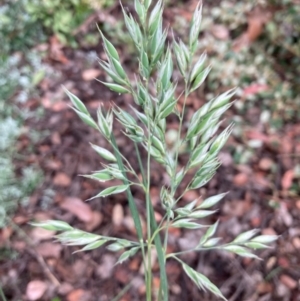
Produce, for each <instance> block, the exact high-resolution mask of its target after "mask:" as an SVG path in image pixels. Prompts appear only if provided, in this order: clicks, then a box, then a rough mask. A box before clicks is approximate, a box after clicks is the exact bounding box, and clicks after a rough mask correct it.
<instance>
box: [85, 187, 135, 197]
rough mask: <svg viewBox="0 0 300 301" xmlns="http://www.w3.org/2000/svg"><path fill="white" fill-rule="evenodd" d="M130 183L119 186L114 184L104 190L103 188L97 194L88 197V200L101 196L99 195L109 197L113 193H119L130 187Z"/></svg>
mask: <svg viewBox="0 0 300 301" xmlns="http://www.w3.org/2000/svg"><path fill="white" fill-rule="evenodd" d="M128 187H129V185H118V186H112V187H108V188H106V189H104V190H102V191H101V192H100V193H99V194H97V195H96V196H94V197H92V198H90V199H88V201H90V200H92V199H95V198H99V197H107V196H109V195H111V194H117V193H121V192H124V191H125V190H126V189H128Z"/></svg>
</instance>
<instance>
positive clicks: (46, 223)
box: [30, 220, 73, 231]
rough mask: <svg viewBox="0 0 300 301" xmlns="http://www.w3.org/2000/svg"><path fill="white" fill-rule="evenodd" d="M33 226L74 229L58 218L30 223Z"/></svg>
mask: <svg viewBox="0 0 300 301" xmlns="http://www.w3.org/2000/svg"><path fill="white" fill-rule="evenodd" d="M30 225H31V226H34V227H40V228H43V229H46V230H50V231H68V230H73V227H71V226H70V225H69V224H68V223H66V222H62V221H57V220H47V221H43V222H37V223H30Z"/></svg>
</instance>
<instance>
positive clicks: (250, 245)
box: [244, 241, 270, 250]
mask: <svg viewBox="0 0 300 301" xmlns="http://www.w3.org/2000/svg"><path fill="white" fill-rule="evenodd" d="M244 246H246V247H248V248H251V249H254V250H258V249H267V248H270V247H269V246H267V245H264V244H262V243H259V242H253V241H250V242H246V243H244Z"/></svg>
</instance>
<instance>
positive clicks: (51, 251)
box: [35, 242, 62, 258]
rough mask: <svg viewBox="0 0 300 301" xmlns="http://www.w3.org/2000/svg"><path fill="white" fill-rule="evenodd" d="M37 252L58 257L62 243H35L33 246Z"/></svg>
mask: <svg viewBox="0 0 300 301" xmlns="http://www.w3.org/2000/svg"><path fill="white" fill-rule="evenodd" d="M35 249H36V251H37V253H38V254H39V255H41V256H42V257H45V258H47V257H54V258H59V257H60V251H61V250H62V245H61V244H59V243H52V242H44V243H40V244H39V245H37V247H36V248H35Z"/></svg>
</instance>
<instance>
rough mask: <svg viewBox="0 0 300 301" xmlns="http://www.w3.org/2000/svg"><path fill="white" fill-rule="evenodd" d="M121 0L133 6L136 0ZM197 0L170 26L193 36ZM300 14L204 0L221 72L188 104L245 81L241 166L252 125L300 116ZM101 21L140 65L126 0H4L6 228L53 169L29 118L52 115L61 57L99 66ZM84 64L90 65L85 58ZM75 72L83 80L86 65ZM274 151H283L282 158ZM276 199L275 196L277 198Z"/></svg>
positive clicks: (213, 58) (289, 3)
mask: <svg viewBox="0 0 300 301" xmlns="http://www.w3.org/2000/svg"><path fill="white" fill-rule="evenodd" d="M122 3H123V4H124V6H125V7H127V6H128V9H129V10H130V11H133V3H134V1H130V0H123V1H122ZM196 4H197V0H188V1H185V0H177V1H174V0H173V1H171V0H166V1H165V5H166V10H165V24H164V25H165V26H168V25H169V24H171V26H172V27H174V28H175V32H176V35H177V34H178V35H180V36H181V37H183V38H184V37H186V36H187V35H186V33H187V31H188V26H189V24H188V22H187V21H188V20H189V19H190V17H191V12H192V11H193V8H194V6H195V5H196ZM299 16H300V2H299V0H244V1H240V0H203V21H202V32H201V34H200V39H199V53H202V52H204V51H205V52H207V54H208V60H209V62H208V63H209V64H211V66H212V71H211V73H210V75H209V77H208V80H207V81H206V82H205V83H204V85H203V86H202V87H201V89H200V90H199V91H197V92H196V94H195V96H192V100H191V103H189V105H190V106H191V107H192V108H193V109H195V107H193V103H192V102H193V99H196V100H197V103H198V104H199V103H201V102H202V101H203V100H205V99H210V98H211V97H212V96H214V95H216V94H218V93H220V92H222V91H225V90H228V89H229V88H232V87H238V90H237V91H238V92H237V96H238V97H237V101H236V102H235V105H234V107H233V109H232V110H231V112H230V114H231V116H230V119H232V120H234V122H235V124H236V126H235V129H234V133H233V135H234V138H235V141H238V142H237V143H236V144H235V145H234V146H230V145H229V146H228V148H229V151H230V155H232V158H233V161H234V164H236V165H238V164H241V165H243V164H245V165H247V164H248V166H250V168H251V164H252V163H253V156H255V154H257V153H258V152H259V148H260V147H261V144H262V141H261V140H259V139H255V138H253V139H248V136H247V135H245V131H246V130H249V129H253V128H254V127H255V126H256V125H257V124H259V127H260V130H261V132H263V133H266V135H272V134H273V133H274V134H276V133H282V134H283V135H285V134H286V133H288V132H289V126H292V125H295V124H297V123H299V121H300V110H299V108H300V22H299ZM96 23H97V24H98V25H99V27H100V28H101V30H103V31H104V32H105V34H106V35H107V36H108V38H109V39H110V40H111V41H112V42H113V44H115V45H116V46H117V48H118V50H121V51H122V60H123V61H124V64H126V67H128V68H131V62H132V61H133V60H134V59H135V56H134V46H133V44H132V42H131V39H130V38H129V35H128V33H127V32H126V31H124V24H123V18H122V14H121V10H120V7H119V1H118V0H63V1H62V0H0V42H1V45H0V228H2V227H3V226H5V224H6V222H7V220H8V219H9V217H10V216H13V213H14V212H16V210H17V209H18V208H22V206H26V204H28V201H29V198H30V196H32V194H33V192H34V191H35V190H36V189H38V188H40V187H41V184H42V182H43V176H44V177H46V175H43V171H42V168H41V167H40V166H39V164H38V162H36V160H35V157H34V156H33V157H32V154H34V152H36V148H35V145H36V144H38V142H39V141H40V140H41V139H42V138H43V137H45V135H47V134H48V133H45V132H41V131H39V130H38V129H34V128H32V127H30V126H29V122H30V124H33V123H34V122H36V123H38V122H39V121H40V120H42V118H43V116H44V115H45V114H46V112H45V111H46V110H45V107H46V106H45V105H44V104H43V99H42V98H43V96H44V95H43V93H45V90H47V89H48V88H49V87H50V88H49V90H51V84H49V82H51V79H52V78H53V77H55V76H59V75H58V74H59V72H60V69H59V68H57V66H58V64H60V65H64V64H65V63H66V62H67V61H68V62H69V63H71V64H73V65H76V63H77V62H76V58H77V57H80V56H81V57H82V56H84V57H85V58H86V61H87V62H86V65H85V67H86V66H88V68H90V67H91V66H92V68H94V69H93V71H95V69H96V68H98V66H97V56H98V55H100V54H99V53H101V50H100V49H101V46H99V33H98V31H97V28H96ZM169 38H170V39H171V38H172V36H171V35H170V36H169ZM62 49H63V54H62V51H61V50H62ZM99 50H100V51H99ZM78 53H80V54H78ZM76 55H77V56H76ZM81 66H82V65H81ZM74 69H75V68H73V69H72V72H73V71H74ZM76 72H78V73H80V72H81V71H80V70H79V67H78V68H77V71H76ZM73 73H74V72H73ZM175 76H176V74H175ZM91 77H92V78H94V77H95V76H94V75H93V74H92V76H91ZM72 80H73V78H72ZM72 80H71V81H72ZM76 80H77V81H80V80H81V81H82V77H80V74H79V76H77V78H76ZM45 82H46V83H45ZM42 85H43V87H41V86H42ZM74 85H76V82H75V84H74V83H73V86H74ZM84 87H85V88H87V89H86V90H85V93H86V95H87V96H86V97H89V96H90V95H91V94H88V93H89V90H91V89H92V88H93V86H92V84H91V83H88V85H86V86H84ZM52 88H53V87H52ZM53 90H54V89H53ZM79 90H80V89H79ZM82 90H84V89H82ZM92 95H93V94H92ZM193 97H194V98H193ZM58 98H60V99H62V98H63V97H62V96H61V95H59V96H58ZM91 102H92V101H91ZM195 103H196V101H195ZM75 130H77V129H75ZM298 136H299V134H298ZM298 136H297V135H295V137H298ZM24 137H26V139H24ZM291 137H294V136H291ZM298 139H299V137H298ZM24 140H25V142H26V143H24ZM297 143H298V145H300V144H299V141H298V142H297ZM295 144H296V143H295ZM264 151H266V150H265V149H264V150H261V153H262V152H264ZM261 153H260V154H259V155H257V157H259V156H261V155H262V154H261ZM41 156H42V155H41ZM275 156H277V153H276V154H275V155H274V156H273V159H274V157H275ZM261 157H262V156H261ZM270 157H271V158H272V155H271V156H270ZM276 159H277V157H276ZM257 161H259V159H258V160H257ZM274 161H275V159H274V160H273V161H272V160H271V165H272V166H271V167H270V173H272V175H271V177H269V176H270V175H269V174H268V179H269V180H270V181H271V182H272V183H273V182H275V178H278V177H280V175H279V173H277V174H276V169H277V170H278V169H279V168H280V167H279V165H280V163H278V164H277V162H274ZM278 161H279V159H278ZM269 162H270V161H269ZM273 163H274V164H273ZM269 165H270V164H269ZM268 168H269V167H268ZM293 168H294V169H295V170H294V175H295V178H294V179H292V180H291V182H292V185H291V187H289V188H288V189H289V193H290V194H289V195H292V196H298V195H299V194H300V185H299V183H300V172H299V171H300V165H297V164H295V166H294V167H293ZM268 172H269V170H268ZM282 173H283V172H282ZM266 174H267V173H266ZM278 175H279V176H278ZM279 183H280V179H279ZM274 186H275V185H274ZM278 186H280V184H279V185H278ZM274 190H275V191H276V189H274ZM47 193H48V194H49V195H50V197H49V198H52V195H51V193H52V192H51V188H49V190H48V192H47V189H45V190H44V191H43V193H42V195H44V196H45V195H46V194H47ZM284 193H285V192H284ZM271 194H272V196H271ZM273 195H275V197H274V199H276V192H274V191H272V193H270V194H269V195H267V196H266V198H269V201H270V200H271V198H272V197H273ZM259 197H260V196H258V198H259ZM284 197H285V195H284ZM278 202H279V201H278ZM275 203H276V202H275ZM49 204H50V205H51V204H53V202H52V203H51V202H49ZM50 205H47V206H48V207H47V206H45V207H47V208H49V206H50ZM267 206H270V207H271V206H273V205H272V204H271V202H269V204H268V205H267ZM276 206H278V204H275V205H274V206H273V207H272V209H273V208H275V207H276ZM47 208H46V209H47ZM1 252H2V250H0V257H1V256H2V255H1V254H2V253H1ZM7 253H8V254H9V255H8V256H11V255H12V254H11V252H10V251H9V252H7ZM4 257H5V258H6V255H5V256H4ZM0 290H1V287H0ZM53 300H54V299H53ZM55 300H56V299H55ZM57 300H58V299H57Z"/></svg>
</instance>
